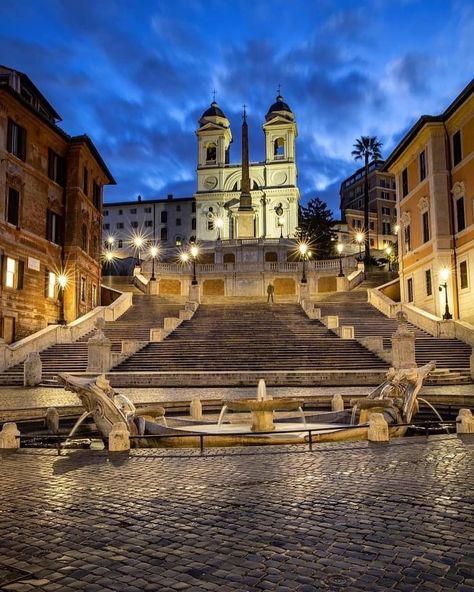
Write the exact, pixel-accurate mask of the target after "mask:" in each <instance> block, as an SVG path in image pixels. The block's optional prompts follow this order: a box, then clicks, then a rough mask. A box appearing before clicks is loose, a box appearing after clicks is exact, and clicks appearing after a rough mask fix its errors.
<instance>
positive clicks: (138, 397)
mask: <svg viewBox="0 0 474 592" xmlns="http://www.w3.org/2000/svg"><path fill="white" fill-rule="evenodd" d="M374 388H375V387H372V386H369V387H363V386H353V387H350V386H346V387H338V386H333V387H269V388H268V391H269V392H270V393H271V394H272V395H273V396H274V397H297V398H300V397H306V396H328V397H332V396H333V395H334V394H336V393H339V394H341V395H342V396H343V397H346V396H347V397H348V398H351V397H355V396H364V395H367V394H368V393H369V392H370V391H372V390H373V389H374ZM118 390H119V391H120V392H121V393H123V394H124V395H127V397H130V399H131V400H132V401H134V402H135V403H158V402H160V403H163V402H179V401H190V400H191V399H195V398H198V397H199V398H201V399H203V400H204V399H206V400H212V399H216V400H217V399H230V398H234V397H235V398H244V397H249V396H252V397H253V396H255V394H256V392H257V386H255V388H231V387H230V388H223V387H206V388H121V389H118ZM437 394H452V395H473V394H474V384H463V385H449V386H425V387H423V396H427V395H437ZM70 405H71V406H72V405H80V402H79V399H78V398H77V396H76V395H75V394H74V393H70V392H67V391H65V390H63V389H62V388H54V387H36V388H23V387H2V388H0V410H10V409H28V408H38V407H42V408H47V407H56V406H57V407H61V406H70Z"/></svg>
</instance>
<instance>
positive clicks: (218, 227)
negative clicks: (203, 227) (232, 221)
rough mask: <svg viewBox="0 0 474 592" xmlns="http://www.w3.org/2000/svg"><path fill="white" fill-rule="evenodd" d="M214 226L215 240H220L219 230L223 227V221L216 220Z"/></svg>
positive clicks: (220, 219)
mask: <svg viewBox="0 0 474 592" xmlns="http://www.w3.org/2000/svg"><path fill="white" fill-rule="evenodd" d="M214 224H215V226H216V228H217V240H218V241H220V240H221V228H222V227H223V226H224V220H223V219H222V218H216V219H215V220H214Z"/></svg>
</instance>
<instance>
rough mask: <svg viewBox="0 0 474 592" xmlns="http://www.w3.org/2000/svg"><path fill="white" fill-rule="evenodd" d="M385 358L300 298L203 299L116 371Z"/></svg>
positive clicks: (343, 363)
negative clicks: (339, 331) (312, 312)
mask: <svg viewBox="0 0 474 592" xmlns="http://www.w3.org/2000/svg"><path fill="white" fill-rule="evenodd" d="M386 366H387V364H386V363H385V362H384V361H382V360H381V359H380V358H378V357H377V356H376V355H374V354H373V353H371V352H370V351H368V350H367V349H365V348H364V347H363V346H361V345H360V344H359V343H357V342H356V341H353V340H342V339H339V338H338V337H337V336H335V335H334V334H333V333H332V332H330V331H328V330H327V329H326V327H325V326H324V325H322V323H320V322H319V321H314V320H310V319H308V318H307V316H306V315H305V313H304V312H303V310H302V309H301V307H300V306H299V305H297V304H274V305H268V304H266V303H245V304H243V303H236V302H234V303H232V302H228V303H221V304H219V303H214V304H202V305H201V306H200V307H199V309H198V310H197V312H196V313H195V314H194V316H193V318H192V319H191V320H190V321H185V322H183V323H182V324H181V325H180V326H179V327H178V328H177V329H176V330H175V331H174V332H173V333H172V334H171V335H169V336H168V338H167V339H166V340H165V341H163V342H160V343H150V344H148V345H147V346H146V347H144V348H143V349H142V350H140V351H139V352H137V353H135V354H134V355H133V356H131V357H130V358H128V359H127V360H125V361H124V362H123V363H122V364H120V365H119V366H117V367H116V368H115V369H114V372H137V371H143V372H147V371H166V372H182V371H195V372H204V371H227V372H242V371H252V370H255V371H257V370H258V371H281V370H286V371H302V372H303V371H308V370H364V369H383V368H385V367H386Z"/></svg>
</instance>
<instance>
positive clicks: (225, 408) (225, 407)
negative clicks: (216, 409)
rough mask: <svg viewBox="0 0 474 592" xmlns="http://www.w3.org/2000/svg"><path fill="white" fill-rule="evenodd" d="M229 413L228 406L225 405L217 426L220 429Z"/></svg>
mask: <svg viewBox="0 0 474 592" xmlns="http://www.w3.org/2000/svg"><path fill="white" fill-rule="evenodd" d="M226 412H227V405H223V406H222V409H221V412H220V413H219V419H218V420H217V425H218V427H220V426H221V425H222V422H223V421H224V415H225V414H226Z"/></svg>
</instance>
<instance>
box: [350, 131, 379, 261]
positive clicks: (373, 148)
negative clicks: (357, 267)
mask: <svg viewBox="0 0 474 592" xmlns="http://www.w3.org/2000/svg"><path fill="white" fill-rule="evenodd" d="M381 148H382V142H379V141H378V140H377V136H361V137H360V138H358V139H357V140H356V143H355V144H354V150H353V151H352V156H353V157H354V159H355V160H361V159H362V158H363V159H364V164H365V176H364V230H365V233H364V236H365V252H364V263H365V264H366V265H367V266H368V265H370V237H369V161H370V160H381V159H382V153H381V151H380V149H381Z"/></svg>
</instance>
